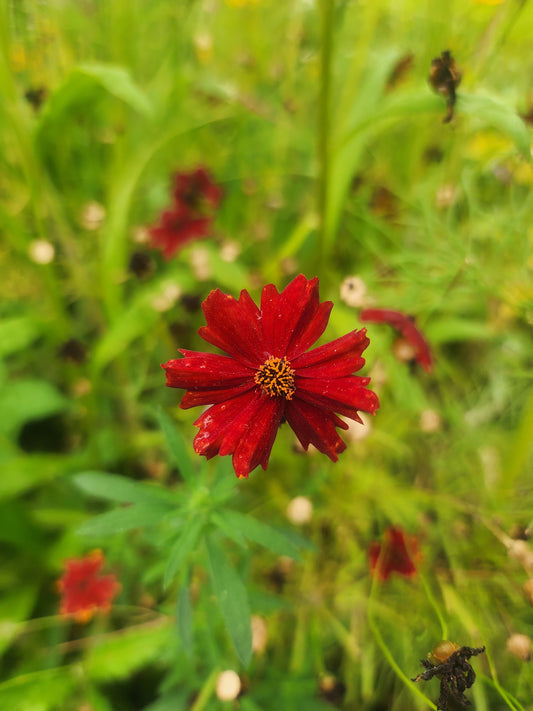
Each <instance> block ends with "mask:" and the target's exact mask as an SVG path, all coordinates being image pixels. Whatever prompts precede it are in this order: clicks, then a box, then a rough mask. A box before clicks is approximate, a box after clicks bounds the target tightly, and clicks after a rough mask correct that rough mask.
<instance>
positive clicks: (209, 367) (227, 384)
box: [161, 349, 254, 390]
mask: <svg viewBox="0 0 533 711" xmlns="http://www.w3.org/2000/svg"><path fill="white" fill-rule="evenodd" d="M180 353H183V355H184V356H185V357H184V358H176V359H173V360H169V361H168V363H164V364H163V365H162V366H161V367H162V368H164V370H165V373H166V376H167V386H168V387H170V388H183V389H184V390H212V389H215V388H225V389H226V388H227V389H231V388H232V387H237V386H239V385H241V384H243V383H244V382H248V381H250V380H251V382H252V384H253V377H254V370H251V369H250V368H246V367H245V366H243V365H242V364H241V363H238V362H237V361H236V360H235V359H234V358H229V357H228V356H223V355H217V354H216V353H200V352H196V351H188V350H185V349H183V350H180Z"/></svg>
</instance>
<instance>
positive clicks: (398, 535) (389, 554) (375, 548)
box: [368, 526, 421, 581]
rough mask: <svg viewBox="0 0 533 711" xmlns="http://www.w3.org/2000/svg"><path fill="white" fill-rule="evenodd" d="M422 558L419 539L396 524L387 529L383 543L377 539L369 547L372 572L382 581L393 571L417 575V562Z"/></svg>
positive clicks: (406, 574) (411, 575)
mask: <svg viewBox="0 0 533 711" xmlns="http://www.w3.org/2000/svg"><path fill="white" fill-rule="evenodd" d="M420 559H421V555H420V552H419V550H418V541H417V539H416V538H415V537H414V536H410V535H408V534H407V533H404V532H403V531H402V529H401V528H398V527H396V526H389V527H388V528H387V529H386V530H385V535H384V542H383V543H379V542H377V541H375V542H374V543H371V544H370V546H369V548H368V560H369V564H370V572H371V573H372V574H373V575H375V576H377V578H378V579H379V580H382V581H385V580H387V578H388V577H389V575H390V574H391V573H399V574H400V575H405V576H406V577H407V578H411V577H413V575H416V567H415V562H418V561H419V560H420Z"/></svg>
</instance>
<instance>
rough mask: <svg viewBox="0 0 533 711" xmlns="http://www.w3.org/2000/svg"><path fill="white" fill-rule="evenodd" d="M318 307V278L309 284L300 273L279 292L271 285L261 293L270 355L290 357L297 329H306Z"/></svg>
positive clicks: (263, 323)
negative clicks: (289, 347) (288, 350)
mask: <svg viewBox="0 0 533 711" xmlns="http://www.w3.org/2000/svg"><path fill="white" fill-rule="evenodd" d="M317 306H318V279H317V278H316V277H315V279H311V280H310V281H308V280H307V279H306V278H305V277H304V275H303V274H299V275H298V276H297V277H296V278H295V279H293V280H292V281H291V282H290V284H288V285H287V286H286V287H285V289H284V290H283V291H282V292H281V294H279V293H278V291H277V289H276V287H275V286H274V285H273V284H267V286H265V287H264V289H263V292H262V294H261V321H262V325H263V333H264V335H265V343H266V346H267V348H268V349H269V353H270V354H271V355H273V356H276V357H278V358H282V357H283V356H284V355H286V354H287V349H288V346H289V343H290V341H291V338H292V337H293V334H294V331H295V329H297V328H299V330H302V328H305V327H306V326H307V325H308V323H309V319H310V317H312V315H313V313H314V312H315V310H316V308H317Z"/></svg>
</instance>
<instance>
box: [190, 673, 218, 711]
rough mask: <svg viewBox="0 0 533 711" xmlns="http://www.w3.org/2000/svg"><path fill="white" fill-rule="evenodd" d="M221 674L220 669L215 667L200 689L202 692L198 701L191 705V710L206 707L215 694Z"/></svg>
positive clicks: (198, 710) (194, 710)
mask: <svg viewBox="0 0 533 711" xmlns="http://www.w3.org/2000/svg"><path fill="white" fill-rule="evenodd" d="M219 674H220V669H213V671H212V672H211V674H210V675H209V676H208V677H207V679H206V681H205V683H204V685H203V686H202V688H201V689H200V693H199V694H198V696H197V698H196V701H195V702H194V704H193V705H192V706H191V711H202V710H203V709H204V708H205V705H206V704H207V702H208V701H209V699H210V698H211V696H212V695H213V692H214V690H215V687H216V684H217V679H218V675H219Z"/></svg>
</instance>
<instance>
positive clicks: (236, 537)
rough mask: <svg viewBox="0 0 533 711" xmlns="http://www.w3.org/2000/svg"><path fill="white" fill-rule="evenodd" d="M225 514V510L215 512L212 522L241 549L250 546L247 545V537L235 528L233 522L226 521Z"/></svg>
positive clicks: (212, 515)
mask: <svg viewBox="0 0 533 711" xmlns="http://www.w3.org/2000/svg"><path fill="white" fill-rule="evenodd" d="M223 513H224V511H223V510H222V511H216V510H215V511H213V512H212V514H211V521H212V522H213V523H214V524H215V526H216V527H217V528H218V529H219V530H220V531H221V532H222V533H223V534H224V535H225V536H227V537H228V538H229V539H230V541H233V542H234V543H236V544H237V545H238V546H240V547H241V548H246V547H247V545H248V544H247V543H246V539H245V537H244V536H243V535H242V533H241V532H240V531H239V530H238V529H237V528H235V527H234V526H233V522H232V521H228V520H226V518H225V517H224V516H223Z"/></svg>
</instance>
